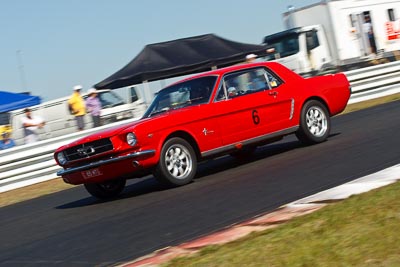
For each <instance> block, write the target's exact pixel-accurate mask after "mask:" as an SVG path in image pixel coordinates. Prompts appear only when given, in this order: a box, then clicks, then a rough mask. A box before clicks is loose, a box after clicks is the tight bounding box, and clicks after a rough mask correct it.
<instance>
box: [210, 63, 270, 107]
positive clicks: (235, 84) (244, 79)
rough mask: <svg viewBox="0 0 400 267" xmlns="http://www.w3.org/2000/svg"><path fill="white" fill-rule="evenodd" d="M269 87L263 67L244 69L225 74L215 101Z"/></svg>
mask: <svg viewBox="0 0 400 267" xmlns="http://www.w3.org/2000/svg"><path fill="white" fill-rule="evenodd" d="M267 89H269V87H268V83H267V76H266V75H265V71H264V69H263V68H253V69H246V70H243V71H238V72H234V73H230V74H227V75H225V77H224V78H223V79H222V82H221V85H220V88H219V91H218V93H217V97H216V101H220V100H224V99H230V98H235V97H238V96H242V95H247V94H251V93H255V92H259V91H263V90H267Z"/></svg>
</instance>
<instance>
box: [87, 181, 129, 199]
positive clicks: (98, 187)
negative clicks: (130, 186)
mask: <svg viewBox="0 0 400 267" xmlns="http://www.w3.org/2000/svg"><path fill="white" fill-rule="evenodd" d="M125 184H126V179H122V178H121V179H115V180H110V181H106V182H102V183H88V184H84V186H85V188H86V190H87V191H88V192H89V194H91V195H92V196H94V197H96V198H98V199H110V198H115V197H116V196H118V195H119V194H120V193H121V192H122V190H124V188H125Z"/></svg>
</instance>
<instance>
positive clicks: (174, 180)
mask: <svg viewBox="0 0 400 267" xmlns="http://www.w3.org/2000/svg"><path fill="white" fill-rule="evenodd" d="M350 93H351V92H350V85H349V82H348V81H347V78H346V76H345V75H344V74H341V73H340V74H335V75H326V76H318V77H313V78H302V77H301V76H299V75H297V74H296V73H294V72H292V71H291V70H289V69H287V68H286V67H284V66H282V65H280V64H278V63H273V62H262V63H252V64H243V65H236V66H232V67H228V68H223V69H218V70H214V71H210V72H207V73H202V74H200V75H196V76H193V77H191V78H188V79H185V80H183V81H180V82H177V83H175V84H173V85H171V86H168V87H166V88H164V89H162V90H161V91H160V92H159V93H158V94H157V95H156V97H155V98H154V100H153V102H152V104H151V105H150V107H149V108H148V110H147V111H146V113H145V114H144V115H143V118H141V119H140V120H138V121H136V122H132V123H129V124H126V125H123V126H118V127H115V128H111V129H108V130H104V131H101V132H98V133H95V134H92V135H89V136H87V137H84V138H82V139H80V140H78V141H75V142H73V143H70V144H68V145H65V146H62V147H60V148H58V149H57V150H56V152H55V153H54V157H55V159H56V161H57V163H58V164H59V165H60V166H62V167H63V168H64V169H63V170H61V171H59V172H58V173H57V174H58V175H59V176H62V178H63V179H64V181H65V182H66V183H70V184H84V185H85V188H86V189H87V191H88V192H89V193H90V194H91V195H93V196H95V197H97V198H111V197H115V196H117V195H118V194H120V193H121V191H122V190H123V189H124V187H125V183H126V179H128V178H137V177H141V176H143V175H147V174H149V173H153V175H154V176H155V177H156V178H157V179H158V180H159V181H161V182H163V183H166V184H169V185H173V186H179V185H184V184H187V183H189V182H191V181H192V180H193V178H194V176H195V174H196V169H197V164H198V162H200V161H201V160H203V159H205V158H209V157H215V156H219V155H221V154H231V155H233V156H237V157H240V156H245V155H248V154H249V153H251V152H253V151H254V150H255V148H256V147H257V146H261V145H265V144H267V143H271V142H274V141H277V140H279V139H281V138H282V137H283V136H285V135H288V134H293V133H294V134H296V136H297V137H298V139H299V140H300V141H301V142H303V143H305V144H316V143H320V142H323V141H325V140H326V139H327V137H328V136H329V132H330V128H331V123H330V117H331V116H334V115H336V114H338V113H340V112H342V111H343V110H344V109H345V107H346V105H347V101H348V100H349V97H350Z"/></svg>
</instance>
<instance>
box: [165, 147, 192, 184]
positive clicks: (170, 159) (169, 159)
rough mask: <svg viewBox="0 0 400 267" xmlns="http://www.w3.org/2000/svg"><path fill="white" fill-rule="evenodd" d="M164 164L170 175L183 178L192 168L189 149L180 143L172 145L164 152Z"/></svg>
mask: <svg viewBox="0 0 400 267" xmlns="http://www.w3.org/2000/svg"><path fill="white" fill-rule="evenodd" d="M165 166H166V168H167V170H168V172H169V174H170V175H171V176H173V177H174V178H176V179H185V178H186V177H188V176H189V174H190V173H191V171H192V168H193V161H192V157H191V155H190V153H189V150H188V149H187V148H186V147H185V146H182V145H180V144H175V145H172V146H170V147H169V148H168V150H167V152H166V153H165Z"/></svg>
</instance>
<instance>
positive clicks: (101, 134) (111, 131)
mask: <svg viewBox="0 0 400 267" xmlns="http://www.w3.org/2000/svg"><path fill="white" fill-rule="evenodd" d="M139 123H141V120H138V121H134V122H130V123H127V124H123V125H119V126H115V127H111V128H108V129H105V130H102V131H98V132H95V133H92V134H90V135H87V136H85V137H82V138H80V139H78V140H75V141H73V142H71V143H69V144H67V145H64V146H62V147H60V148H58V149H57V151H59V150H64V149H67V148H70V147H74V146H76V145H80V144H84V143H88V142H92V141H95V140H99V139H103V138H110V137H112V136H115V135H118V134H120V133H121V132H123V131H125V130H126V129H128V128H132V127H135V125H137V124H139Z"/></svg>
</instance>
